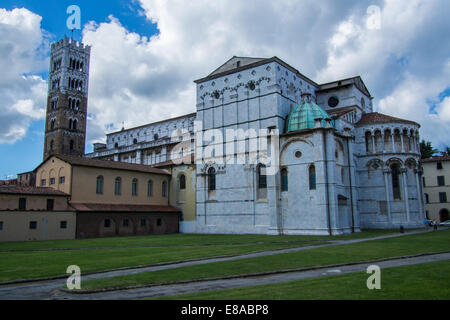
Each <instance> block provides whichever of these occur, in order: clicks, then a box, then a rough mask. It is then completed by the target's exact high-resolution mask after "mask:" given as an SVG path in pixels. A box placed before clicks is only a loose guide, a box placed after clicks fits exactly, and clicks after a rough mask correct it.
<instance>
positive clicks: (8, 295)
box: [0, 231, 448, 300]
mask: <svg viewBox="0 0 450 320" xmlns="http://www.w3.org/2000/svg"><path fill="white" fill-rule="evenodd" d="M423 232H424V231H415V232H409V233H404V234H390V235H383V236H378V237H373V238H363V239H353V240H334V241H331V242H329V243H327V244H320V245H313V246H305V247H299V248H288V249H280V250H271V251H264V252H256V253H249V254H243V255H238V256H232V257H222V258H210V259H203V260H195V261H187V262H180V263H170V264H165V265H158V266H149V267H143V268H130V269H125V270H116V271H108V272H102V273H96V274H91V275H84V276H82V281H86V280H91V279H99V278H109V277H116V276H121V275H129V274H136V273H141V272H151V271H158V270H166V269H174V268H180V267H186V266H193V265H200V264H207V263H213V262H222V261H231V260H240V259H247V258H255V257H262V256H268V255H274V254H281V253H290V252H298V251H304V250H310V249H317V248H322V247H329V246H337V245H343V244H351V243H359V242H366V241H373V240H379V239H387V238H394V237H400V236H405V235H412V234H418V233H423ZM446 259H448V258H446ZM285 275H286V274H285ZM271 277H274V276H271ZM244 280H248V279H242V281H244ZM250 280H252V281H253V280H255V279H254V278H250ZM221 281H224V282H230V281H231V282H230V283H234V282H236V281H237V280H236V279H233V280H221ZM284 281H289V280H284ZM65 282H66V280H65V279H59V280H49V281H41V282H32V283H24V284H14V285H4V286H0V299H11V300H14V299H19V300H20V299H58V298H74V299H82V298H85V297H88V298H89V299H100V298H102V297H103V296H104V297H105V299H112V298H111V296H114V294H117V297H118V298H117V299H128V298H126V297H125V296H126V294H125V293H126V292H128V296H129V299H134V298H138V297H140V296H141V295H139V292H141V291H143V292H147V290H150V289H154V288H160V289H161V288H163V287H153V288H146V289H135V290H129V291H118V292H110V293H99V294H90V295H86V296H84V295H71V294H65V293H61V292H59V291H58V290H57V289H58V288H61V287H63V286H64V285H65ZM252 283H254V282H252ZM196 285H199V283H196V284H189V285H186V284H184V285H183V286H188V287H194V288H195V287H196ZM211 285H212V284H209V288H211ZM164 287H173V286H164ZM214 288H220V287H216V286H215V285H214ZM150 291H151V290H150ZM129 292H135V293H129ZM177 292H178V291H177ZM190 292H193V291H190ZM162 293H164V291H161V292H160V293H159V295H162ZM133 294H138V296H133ZM146 294H147V293H146ZM171 294H174V293H173V292H172V293H171ZM131 296H133V297H131ZM149 296H151V295H149Z"/></svg>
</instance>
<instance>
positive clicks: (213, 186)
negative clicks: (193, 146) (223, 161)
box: [208, 167, 216, 191]
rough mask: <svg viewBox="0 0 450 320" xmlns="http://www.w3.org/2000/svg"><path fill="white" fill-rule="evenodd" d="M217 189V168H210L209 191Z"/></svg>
mask: <svg viewBox="0 0 450 320" xmlns="http://www.w3.org/2000/svg"><path fill="white" fill-rule="evenodd" d="M214 190H216V169H214V168H213V167H211V168H209V169H208V191H214Z"/></svg>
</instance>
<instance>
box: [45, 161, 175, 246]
mask: <svg viewBox="0 0 450 320" xmlns="http://www.w3.org/2000/svg"><path fill="white" fill-rule="evenodd" d="M170 178H171V174H170V173H169V172H167V171H165V170H161V169H157V168H152V167H151V166H147V165H139V164H130V163H123V162H114V161H105V160H97V159H87V158H79V157H71V156H61V155H57V156H51V157H49V158H48V159H47V160H46V161H45V162H43V163H42V164H41V165H40V166H39V167H38V168H37V169H36V184H38V185H40V186H41V187H45V186H48V187H51V188H53V189H55V190H58V191H61V192H64V193H67V194H69V195H70V205H71V206H72V207H73V208H74V209H75V210H76V212H77V238H86V237H97V236H114V235H134V234H161V233H175V232H178V222H179V221H178V219H179V210H178V209H176V208H174V207H171V206H170V205H169V198H170V196H169V194H170V188H169V185H170Z"/></svg>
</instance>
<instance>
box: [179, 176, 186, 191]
mask: <svg viewBox="0 0 450 320" xmlns="http://www.w3.org/2000/svg"><path fill="white" fill-rule="evenodd" d="M184 189H186V176H185V175H184V174H182V175H181V176H180V190H184Z"/></svg>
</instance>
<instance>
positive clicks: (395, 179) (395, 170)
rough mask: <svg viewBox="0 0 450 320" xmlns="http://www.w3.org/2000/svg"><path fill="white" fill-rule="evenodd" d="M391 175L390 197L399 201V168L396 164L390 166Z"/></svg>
mask: <svg viewBox="0 0 450 320" xmlns="http://www.w3.org/2000/svg"><path fill="white" fill-rule="evenodd" d="M391 175H392V195H393V197H394V200H401V199H402V197H401V192H400V166H399V165H398V164H393V165H392V166H391Z"/></svg>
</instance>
